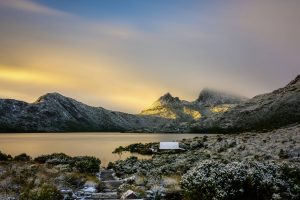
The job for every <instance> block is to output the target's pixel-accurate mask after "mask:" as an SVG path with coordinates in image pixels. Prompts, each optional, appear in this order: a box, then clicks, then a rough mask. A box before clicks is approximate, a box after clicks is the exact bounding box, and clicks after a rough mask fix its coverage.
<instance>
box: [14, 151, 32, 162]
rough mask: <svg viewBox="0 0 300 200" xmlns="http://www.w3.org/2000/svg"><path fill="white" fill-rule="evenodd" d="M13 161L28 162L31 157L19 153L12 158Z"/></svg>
mask: <svg viewBox="0 0 300 200" xmlns="http://www.w3.org/2000/svg"><path fill="white" fill-rule="evenodd" d="M14 160H15V161H30V160H31V157H30V156H29V155H27V154H26V153H21V154H20V155H17V156H15V157H14Z"/></svg>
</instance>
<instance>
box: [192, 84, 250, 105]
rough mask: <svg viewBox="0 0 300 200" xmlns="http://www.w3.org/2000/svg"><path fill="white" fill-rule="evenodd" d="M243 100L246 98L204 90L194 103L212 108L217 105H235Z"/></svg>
mask: <svg viewBox="0 0 300 200" xmlns="http://www.w3.org/2000/svg"><path fill="white" fill-rule="evenodd" d="M245 100H246V98H244V97H241V96H238V95H233V94H229V93H226V92H221V91H217V90H214V89H209V88H204V89H203V90H202V91H201V92H200V95H199V97H198V99H197V100H196V103H201V104H203V105H209V106H212V105H218V104H237V103H240V102H242V101H245Z"/></svg>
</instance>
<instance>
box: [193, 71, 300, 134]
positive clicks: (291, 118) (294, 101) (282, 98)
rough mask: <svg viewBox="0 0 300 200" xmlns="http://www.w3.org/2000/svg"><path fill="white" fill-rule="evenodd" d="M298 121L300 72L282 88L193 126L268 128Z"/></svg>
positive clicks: (224, 129)
mask: <svg viewBox="0 0 300 200" xmlns="http://www.w3.org/2000/svg"><path fill="white" fill-rule="evenodd" d="M299 122H300V75H298V76H297V77H296V78H295V79H294V80H293V81H291V82H290V83H289V84H287V85H286V86H285V87H283V88H280V89H277V90H275V91H273V92H271V93H267V94H262V95H258V96H255V97H253V98H252V99H249V100H247V101H244V102H242V103H240V104H238V105H237V106H235V107H233V108H232V109H230V110H228V111H227V112H224V113H222V114H219V115H216V116H214V117H211V118H207V119H205V120H202V121H199V122H197V123H195V124H194V125H193V128H192V129H193V131H197V132H217V131H220V132H237V131H250V130H268V129H275V128H278V127H281V126H285V125H289V124H293V123H299Z"/></svg>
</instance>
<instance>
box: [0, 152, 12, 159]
mask: <svg viewBox="0 0 300 200" xmlns="http://www.w3.org/2000/svg"><path fill="white" fill-rule="evenodd" d="M11 159H12V157H11V155H9V154H5V153H2V152H1V151H0V161H7V160H11Z"/></svg>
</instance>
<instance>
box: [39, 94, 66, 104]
mask: <svg viewBox="0 0 300 200" xmlns="http://www.w3.org/2000/svg"><path fill="white" fill-rule="evenodd" d="M65 98H66V97H65V96H63V95H61V94H59V93H58V92H51V93H46V94H44V95H42V96H40V97H39V98H38V99H37V100H36V101H35V103H40V102H44V101H51V100H60V99H65Z"/></svg>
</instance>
